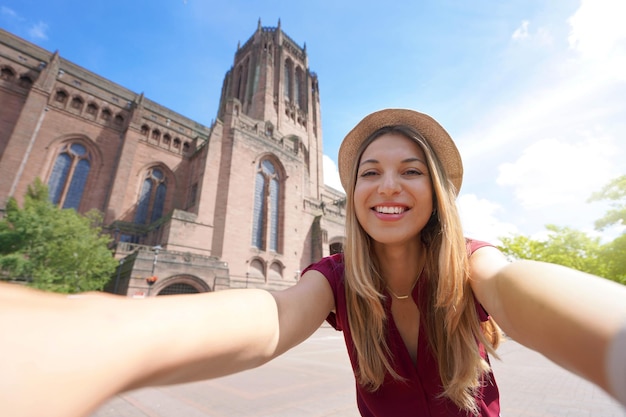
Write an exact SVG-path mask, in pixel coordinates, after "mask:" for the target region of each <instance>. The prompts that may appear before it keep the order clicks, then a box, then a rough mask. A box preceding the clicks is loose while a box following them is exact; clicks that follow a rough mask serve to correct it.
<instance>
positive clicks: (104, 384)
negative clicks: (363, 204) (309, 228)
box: [0, 272, 333, 417]
mask: <svg viewBox="0 0 626 417" xmlns="http://www.w3.org/2000/svg"><path fill="white" fill-rule="evenodd" d="M332 308H333V296H332V291H331V290H330V285H329V284H328V282H327V281H326V279H325V278H324V277H323V276H321V274H319V273H317V272H311V273H307V274H306V275H305V276H304V277H303V278H302V279H301V282H300V283H298V284H297V285H295V286H293V287H291V288H289V289H287V290H284V291H281V292H276V293H270V292H267V291H264V290H254V289H250V290H228V291H220V292H215V293H205V294H199V295H184V296H167V297H154V298H149V299H144V300H132V299H128V298H123V297H118V296H107V295H102V294H83V295H80V296H78V297H76V298H68V297H65V296H61V295H57V294H50V293H42V292H38V291H33V290H29V289H26V288H22V287H19V286H16V285H10V284H4V285H0V339H1V340H0V369H2V372H0V415H11V416H14V417H19V416H32V415H44V414H45V415H48V416H63V417H69V416H71V417H77V416H86V415H89V413H91V412H93V410H94V409H95V408H96V407H97V406H98V405H100V404H101V403H102V402H104V401H105V400H106V399H108V398H109V397H111V396H113V395H115V394H117V393H119V392H122V391H125V390H129V389H135V388H140V387H145V386H150V385H164V384H174V383H181V382H189V381H194V380H199V379H208V378H214V377H218V376H222V375H227V374H231V373H235V372H238V371H242V370H245V369H250V368H253V367H256V366H259V365H261V364H263V363H265V362H267V361H268V360H270V359H271V358H273V357H275V356H277V355H279V354H280V353H282V352H284V351H285V350H287V349H289V348H290V347H292V346H294V345H296V344H297V343H299V342H301V341H302V340H304V339H306V338H307V337H308V336H309V335H310V334H312V333H313V332H314V331H315V330H316V329H317V328H318V327H319V325H320V324H321V323H322V321H323V320H324V318H325V317H326V315H327V314H328V312H329V311H330V310H332Z"/></svg>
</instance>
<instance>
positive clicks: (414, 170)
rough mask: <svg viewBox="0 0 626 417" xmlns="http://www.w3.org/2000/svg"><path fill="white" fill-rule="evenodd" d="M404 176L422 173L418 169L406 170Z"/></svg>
mask: <svg viewBox="0 0 626 417" xmlns="http://www.w3.org/2000/svg"><path fill="white" fill-rule="evenodd" d="M404 175H422V171H420V170H418V169H407V170H406V171H404Z"/></svg>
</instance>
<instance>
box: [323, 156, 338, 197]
mask: <svg viewBox="0 0 626 417" xmlns="http://www.w3.org/2000/svg"><path fill="white" fill-rule="evenodd" d="M323 169H324V184H326V185H328V186H330V187H333V188H334V189H335V190H339V191H343V186H342V185H341V180H340V178H339V170H338V169H337V164H335V161H333V160H332V158H331V157H330V156H328V155H324V157H323Z"/></svg>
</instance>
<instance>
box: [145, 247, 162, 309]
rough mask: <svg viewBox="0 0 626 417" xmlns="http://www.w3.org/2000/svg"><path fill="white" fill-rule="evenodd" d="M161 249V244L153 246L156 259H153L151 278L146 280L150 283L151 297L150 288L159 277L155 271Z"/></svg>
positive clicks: (149, 288)
mask: <svg viewBox="0 0 626 417" xmlns="http://www.w3.org/2000/svg"><path fill="white" fill-rule="evenodd" d="M161 249H163V248H162V247H161V245H156V246H154V247H153V248H152V250H153V251H154V259H153V260H152V273H151V274H150V277H149V278H146V282H147V283H148V297H150V290H151V289H152V286H153V285H154V283H155V282H156V281H157V277H156V275H154V271H155V270H156V264H157V259H158V257H159V251H160V250H161Z"/></svg>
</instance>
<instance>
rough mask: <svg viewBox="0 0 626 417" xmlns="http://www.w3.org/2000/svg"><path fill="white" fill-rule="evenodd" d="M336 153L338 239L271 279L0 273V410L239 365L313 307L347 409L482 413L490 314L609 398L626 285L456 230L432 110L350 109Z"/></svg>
mask: <svg viewBox="0 0 626 417" xmlns="http://www.w3.org/2000/svg"><path fill="white" fill-rule="evenodd" d="M339 170H340V175H341V180H342V184H343V185H344V188H345V189H346V191H347V197H348V198H347V203H348V204H347V210H346V211H347V219H346V237H347V239H346V247H345V255H341V254H339V255H333V256H331V257H329V258H326V259H323V260H321V261H320V262H318V263H316V264H314V265H312V266H310V267H309V268H308V269H307V270H306V271H305V272H304V274H303V275H302V278H301V279H300V282H299V283H298V284H297V285H295V286H293V287H291V288H289V289H287V290H284V291H280V292H274V293H269V292H266V291H263V290H231V291H221V292H217V293H210V294H200V295H193V296H192V295H186V296H171V297H159V298H151V299H146V300H142V301H134V300H129V299H125V298H120V297H114V296H102V295H90V294H86V295H83V296H79V297H77V298H75V299H67V298H64V297H61V296H58V295H51V294H43V293H38V292H33V291H30V290H26V289H23V288H18V287H15V286H7V285H5V286H2V287H0V334H1V335H2V336H3V340H2V343H1V344H0V353H1V354H0V369H2V372H0V415H11V416H30V415H41V414H42V413H44V412H45V414H46V415H48V416H85V415H88V414H89V413H90V412H91V411H93V410H94V409H95V408H96V407H97V406H98V405H99V404H101V403H102V402H103V401H104V400H106V399H107V398H109V397H110V396H112V395H114V394H116V393H119V392H122V391H125V390H129V389H134V388H139V387H145V386H149V385H159V384H171V383H180V382H188V381H193V380H197V379H204V378H213V377H217V376H222V375H226V374H230V373H234V372H237V371H241V370H244V369H249V368H252V367H255V366H259V365H261V364H263V363H265V362H267V361H269V360H271V359H272V358H274V357H276V356H278V355H280V354H281V353H283V352H285V351H286V350H288V349H289V348H291V347H293V346H295V345H296V344H298V343H300V342H302V341H303V340H305V339H306V338H307V337H309V336H310V335H311V334H312V333H313V332H314V331H315V330H316V329H317V328H318V327H319V326H320V324H321V323H322V322H323V321H324V320H325V319H327V320H328V321H329V322H330V323H331V324H332V325H333V326H335V327H336V328H338V329H341V330H343V332H344V336H345V340H346V345H347V347H348V353H349V355H350V359H351V361H352V365H353V369H354V371H355V378H356V382H357V402H358V407H359V410H360V411H361V413H362V414H363V415H364V416H374V415H375V416H386V415H389V416H398V415H420V416H421V415H424V416H426V415H430V416H450V415H452V416H455V415H462V416H465V415H472V414H475V415H481V416H497V415H498V413H499V405H498V391H497V387H496V384H495V379H494V378H493V375H492V374H491V370H490V367H489V362H488V355H487V353H488V352H491V353H494V350H495V348H496V347H497V344H498V341H499V337H500V333H499V330H498V326H496V324H495V323H498V325H499V326H500V327H501V328H502V329H503V330H504V331H505V332H506V333H507V334H508V335H509V336H511V337H513V338H515V339H516V340H518V341H519V342H521V343H523V344H525V345H527V346H529V347H531V348H533V349H536V350H538V351H539V352H541V353H543V354H544V355H546V356H548V357H549V358H550V359H552V360H554V361H555V362H557V363H558V364H560V365H562V366H564V367H566V368H567V369H569V370H571V371H573V372H576V373H578V374H580V375H581V376H583V377H585V378H587V379H589V380H590V381H592V382H594V383H596V384H598V385H600V386H601V387H602V388H604V389H605V390H606V391H607V392H609V393H610V394H612V395H614V396H616V397H617V398H618V399H619V400H620V401H622V402H623V403H624V404H626V399H625V398H624V397H625V396H626V387H625V386H624V385H626V382H624V378H625V376H626V370H625V369H624V368H625V367H626V358H624V354H625V353H624V352H626V328H625V327H624V324H625V323H626V302H625V300H626V288H624V287H622V286H620V285H618V284H615V283H612V282H609V281H606V280H603V279H599V278H596V277H591V276H589V275H586V274H583V273H580V272H577V271H573V270H570V269H567V268H563V267H559V266H555V265H548V264H543V263H538V262H530V261H525V262H515V263H511V264H509V263H508V262H506V260H505V259H504V257H503V256H502V255H501V254H500V252H499V251H498V250H497V249H495V248H494V247H492V246H489V245H488V244H486V243H482V242H476V241H471V240H466V239H465V238H464V236H463V234H462V229H461V225H460V222H459V217H458V214H457V213H456V208H455V203H454V200H455V197H456V194H457V193H458V191H459V188H460V186H461V182H462V172H463V171H462V164H461V159H460V157H459V154H458V151H457V150H456V147H455V146H454V143H453V142H452V140H451V139H450V137H449V135H448V134H447V133H446V131H445V130H444V129H443V128H442V127H441V126H440V125H439V124H438V123H437V122H436V121H434V120H433V119H432V118H430V117H428V116H426V115H424V114H421V113H418V112H415V111H411V110H399V109H389V110H383V111H380V112H376V113H373V114H371V115H369V116H367V117H366V118H365V119H363V120H362V121H361V122H360V123H359V124H358V125H357V126H356V127H355V128H354V129H353V130H352V131H351V132H350V133H349V134H348V135H347V136H346V139H345V140H344V142H343V144H342V146H341V149H340V153H339ZM487 312H488V313H489V315H487ZM216 317H219V320H216ZM24 329H30V330H29V331H28V332H24V331H23V330H24ZM50 340H54V341H55V342H54V343H53V344H50V342H49V341H50ZM103 340H104V341H105V342H106V343H103ZM154 352H158V356H155V355H154V354H153V353H154ZM155 357H156V358H157V359H155ZM33 392H36V393H37V401H32V400H31V398H32V393H33Z"/></svg>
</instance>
